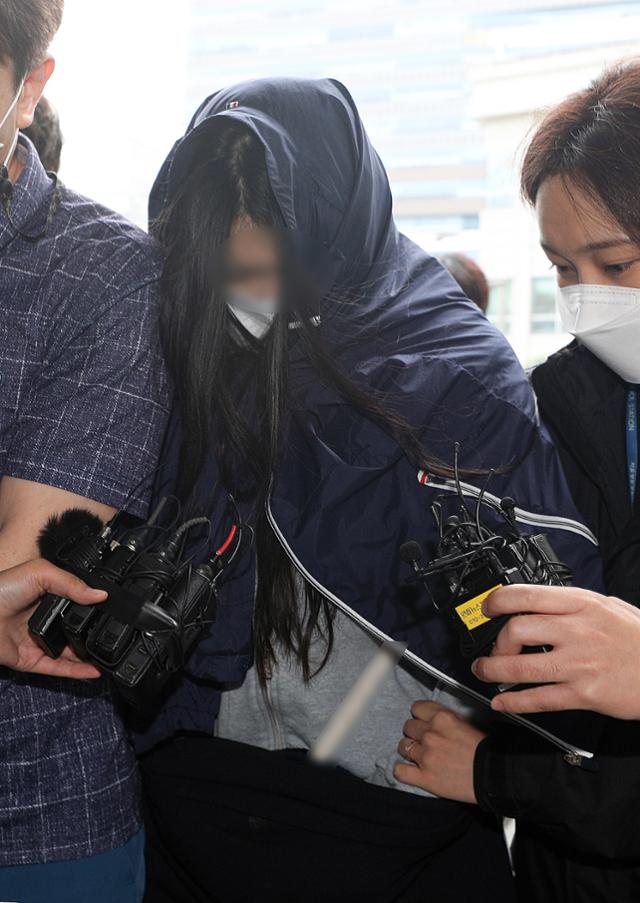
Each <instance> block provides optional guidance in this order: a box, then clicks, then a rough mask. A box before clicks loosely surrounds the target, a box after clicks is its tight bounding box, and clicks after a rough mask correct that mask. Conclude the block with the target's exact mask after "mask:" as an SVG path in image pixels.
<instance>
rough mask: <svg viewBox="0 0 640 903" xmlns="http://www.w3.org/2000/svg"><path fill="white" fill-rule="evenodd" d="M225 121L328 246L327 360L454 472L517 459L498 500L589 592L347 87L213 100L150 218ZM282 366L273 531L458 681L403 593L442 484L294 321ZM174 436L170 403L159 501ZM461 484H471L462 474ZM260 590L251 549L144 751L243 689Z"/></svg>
mask: <svg viewBox="0 0 640 903" xmlns="http://www.w3.org/2000/svg"><path fill="white" fill-rule="evenodd" d="M225 118H228V119H233V120H235V121H239V122H242V123H244V124H245V125H246V126H247V127H248V128H250V129H251V130H252V131H253V132H254V133H255V135H256V136H257V137H258V138H259V140H260V141H261V142H262V144H263V145H264V149H265V155H266V163H267V169H268V174H269V178H270V181H271V186H272V189H273V192H274V195H275V197H276V199H277V202H278V204H279V206H280V210H281V212H282V215H283V218H284V221H285V224H286V227H287V229H290V230H295V231H296V232H297V233H301V234H302V235H304V236H307V237H308V238H310V239H312V240H314V241H315V242H317V243H319V244H320V245H321V246H322V247H323V248H324V249H325V251H326V266H325V270H324V276H325V286H324V287H325V288H326V289H327V293H326V295H325V298H324V301H323V304H322V308H321V310H320V316H321V325H320V326H319V327H318V328H319V331H320V337H321V339H322V341H323V342H324V344H325V347H326V348H327V349H328V350H329V351H330V352H331V354H332V355H333V357H334V359H335V360H336V362H337V363H338V365H339V366H340V367H341V368H342V369H343V371H344V372H346V373H347V374H348V376H349V377H351V378H352V379H353V380H354V381H357V382H359V383H361V384H362V385H364V386H367V387H371V388H373V389H375V391H376V392H377V393H382V395H383V396H384V398H385V400H386V403H387V405H388V407H389V408H390V409H392V410H394V411H396V412H398V413H399V414H401V415H402V416H403V417H405V418H406V420H407V421H408V422H409V423H410V424H412V425H413V426H414V427H415V429H416V430H417V431H418V432H419V434H420V436H421V439H422V441H423V443H424V446H425V448H426V450H427V452H428V453H429V455H430V456H431V457H434V458H436V459H438V460H441V461H443V462H444V463H446V464H450V463H451V461H452V456H453V445H454V442H456V441H457V442H459V443H460V444H461V462H462V465H463V467H465V468H483V469H489V468H499V467H502V466H504V465H513V467H512V468H511V469H510V470H509V472H508V473H507V474H506V475H504V476H500V477H495V478H494V480H493V483H492V484H491V486H490V487H489V488H490V492H491V493H492V494H493V495H495V496H496V497H503V496H505V495H510V496H512V497H513V498H514V499H515V500H516V501H517V504H518V506H519V508H520V509H521V512H520V514H521V522H522V524H523V529H524V530H530V531H532V532H535V531H537V530H539V529H540V524H541V523H542V524H543V531H544V532H547V533H548V535H549V537H550V539H551V541H552V543H553V545H554V546H555V550H556V552H557V553H558V556H559V557H560V558H561V559H562V560H564V561H565V562H566V563H567V564H568V565H569V566H570V567H571V568H572V569H573V571H574V574H575V580H576V583H578V584H579V585H581V586H584V587H588V588H594V589H599V588H600V580H601V577H600V564H599V557H598V553H597V547H596V544H595V540H594V539H593V537H592V536H591V534H590V533H589V531H588V530H587V529H586V528H585V527H584V526H582V525H581V524H580V523H579V520H580V519H579V516H578V515H577V512H576V510H575V508H574V506H573V503H572V501H571V498H570V495H569V492H568V489H567V485H566V483H565V479H564V477H563V475H562V472H561V469H560V465H559V463H558V458H557V456H556V453H555V450H554V448H553V446H552V444H551V441H550V439H549V437H548V435H547V434H546V432H545V431H544V430H543V429H542V428H541V427H540V426H539V424H538V419H537V413H536V407H535V401H534V398H533V396H532V393H531V391H530V388H529V385H528V382H527V379H526V377H525V374H524V373H523V371H522V369H521V367H520V365H519V364H518V362H517V360H516V359H515V357H514V354H513V352H512V350H511V348H510V347H509V345H508V343H507V341H506V340H505V339H504V337H503V336H502V335H500V334H499V333H498V331H497V330H496V329H495V328H494V327H493V326H492V325H491V324H490V323H489V322H488V321H487V320H486V318H485V317H484V315H483V314H481V313H480V311H479V310H478V308H477V307H476V306H475V305H473V304H472V303H471V302H469V301H467V300H466V299H465V297H464V296H463V294H462V292H461V290H460V289H459V287H458V286H457V284H456V283H455V282H454V280H453V279H452V278H451V277H450V276H449V274H448V273H447V272H446V271H445V270H444V268H443V267H442V266H441V265H440V263H439V262H438V261H437V260H436V259H435V258H433V257H431V256H429V255H428V254H427V253H425V251H423V250H422V249H421V248H420V247H418V246H417V245H415V244H414V243H413V242H411V241H410V240H409V239H407V238H406V237H405V236H403V235H401V234H399V233H398V230H397V228H396V226H395V223H394V221H393V217H392V198H391V191H390V188H389V182H388V179H387V176H386V173H385V170H384V168H383V166H382V163H381V161H380V159H379V157H378V156H377V154H376V152H375V150H374V149H373V147H372V146H371V143H370V142H369V139H368V137H367V134H366V132H365V129H364V126H363V124H362V121H361V119H360V117H359V115H358V112H357V110H356V107H355V104H354V102H353V100H352V98H351V96H350V94H349V92H348V91H347V90H346V88H345V87H344V86H343V85H341V84H340V83H339V82H336V81H334V80H332V79H327V80H320V81H311V80H298V79H267V80H259V81H253V82H247V83H244V84H240V85H236V86H235V87H232V88H229V89H226V90H223V91H220V92H218V93H217V94H215V95H213V96H212V97H210V98H208V99H207V101H205V103H204V104H203V105H202V106H201V108H200V109H199V111H198V112H197V114H196V116H195V118H194V120H193V121H192V123H191V125H190V127H189V130H188V132H187V134H186V136H185V137H184V138H183V139H182V140H181V141H179V142H178V143H177V144H176V145H175V147H174V148H173V150H172V152H171V154H170V156H169V158H168V160H167V162H166V163H165V165H164V167H163V169H162V171H161V173H160V175H159V177H158V180H157V182H156V185H155V187H154V189H153V193H152V197H151V219H152V221H153V220H154V219H155V218H157V216H158V215H159V214H160V213H161V212H162V209H163V208H164V206H165V205H166V204H167V202H168V201H169V200H170V199H171V196H172V192H173V191H174V190H175V187H176V186H177V185H178V184H179V183H180V181H181V179H183V178H184V175H185V173H186V172H187V171H188V169H189V167H190V166H191V165H192V164H193V162H194V160H195V159H200V158H201V155H202V154H206V153H207V149H208V148H209V147H211V146H212V144H213V142H214V141H215V134H216V129H215V127H217V126H218V125H219V124H220V122H221V120H224V119H225ZM212 126H213V127H212ZM211 203H215V198H212V199H211ZM329 288H331V291H328V289H329ZM290 371H291V372H290V399H291V400H290V405H289V407H290V422H289V425H288V434H287V437H286V442H285V443H283V452H282V456H281V461H280V464H279V466H278V468H277V470H276V472H275V473H274V474H273V488H272V493H271V499H270V503H269V511H268V515H269V521H270V523H271V525H272V527H273V529H274V531H275V532H276V534H277V536H278V538H279V539H280V541H281V543H282V544H283V546H284V548H285V550H286V552H287V553H288V555H289V556H290V558H291V560H292V561H293V562H294V564H295V566H296V567H297V568H298V569H299V570H300V572H301V573H302V574H303V575H304V576H305V577H306V579H307V580H309V581H310V582H311V583H312V584H313V585H314V586H316V587H317V588H318V589H321V591H322V592H323V593H324V594H325V595H326V597H327V598H329V599H330V600H332V601H333V602H334V603H335V604H336V605H338V606H340V607H342V608H343V609H344V610H345V611H346V612H347V613H348V614H350V615H351V616H352V617H354V618H355V619H356V620H358V621H359V622H360V623H361V624H363V625H364V626H367V627H368V629H369V630H370V632H372V633H374V634H376V635H377V636H380V637H383V636H387V637H392V638H394V639H398V640H402V641H404V642H406V643H408V646H409V649H410V651H411V652H412V653H414V654H415V655H417V656H420V657H421V658H423V659H425V660H426V661H427V662H429V663H430V664H431V665H433V666H435V667H437V668H439V669H441V670H443V671H445V672H447V673H451V674H455V673H457V674H460V661H459V656H458V653H457V648H456V643H455V641H453V640H452V639H451V638H450V636H449V633H448V629H449V628H448V626H446V625H444V624H443V623H442V622H441V621H440V619H439V616H438V615H435V614H434V612H433V609H432V608H431V606H430V605H429V603H428V601H427V599H426V596H423V597H422V598H421V599H420V601H419V602H418V603H416V600H415V598H413V597H411V598H409V597H408V594H407V593H406V592H403V590H402V586H403V584H404V583H405V582H406V580H407V578H408V577H409V576H410V571H409V568H408V566H407V565H406V564H402V563H401V561H400V557H399V547H400V545H401V544H402V543H403V542H405V541H406V540H407V539H416V540H419V541H420V542H421V543H423V544H424V545H425V546H426V547H427V548H428V549H430V550H431V551H433V548H434V546H435V543H436V523H435V520H434V517H433V515H432V513H431V504H432V502H433V501H434V499H435V498H436V497H437V496H439V495H444V496H445V497H446V498H452V502H453V493H452V486H451V484H448V483H446V482H444V481H442V480H439V479H436V478H431V477H430V475H428V474H424V473H418V472H417V470H416V467H414V466H412V464H410V463H409V461H408V459H407V457H406V456H405V455H404V453H403V452H402V450H401V449H400V448H399V447H398V445H397V443H396V442H395V441H394V440H393V439H392V438H391V437H390V436H389V435H388V434H387V433H386V432H384V431H383V430H382V429H381V428H380V427H379V426H377V425H376V424H374V423H373V422H371V421H370V420H368V419H365V418H364V417H362V416H361V415H359V414H358V413H357V412H355V411H354V410H353V409H352V408H350V407H349V406H348V405H347V404H346V403H345V401H344V399H343V398H342V397H341V396H340V395H339V394H338V393H337V392H336V391H334V390H332V389H330V388H328V387H327V386H326V385H323V384H321V383H320V382H319V380H318V379H317V377H316V376H315V374H314V372H313V370H312V369H311V366H310V364H309V362H308V361H307V360H306V359H305V356H304V354H303V352H302V351H301V343H299V342H298V343H297V342H296V340H295V333H292V340H291V348H290ZM211 404H212V405H214V404H215V399H211ZM180 442H181V436H180V427H179V421H178V415H177V414H176V416H175V417H174V422H173V424H172V427H171V429H170V432H169V436H168V439H167V444H166V449H165V460H164V468H163V474H164V479H163V480H162V481H161V485H160V486H159V487H158V492H159V493H162V492H164V491H165V490H166V489H167V488H168V487H170V485H171V483H172V481H173V479H174V478H175V473H176V470H177V466H178V453H179V448H180ZM187 443H188V437H187ZM217 480H218V476H217V468H216V463H215V460H214V457H213V455H212V456H211V460H210V461H209V464H208V466H207V469H206V473H204V474H203V475H202V480H201V493H202V498H203V499H208V498H209V497H210V495H211V493H210V489H211V487H214V486H216V484H217ZM467 491H468V492H469V493H470V495H472V494H473V492H474V491H475V490H474V487H473V486H472V485H469V486H468V488H467ZM224 507H225V495H224V493H223V492H222V491H219V492H217V493H215V497H214V500H213V502H212V503H211V505H210V506H209V510H208V513H210V514H211V516H212V518H213V522H214V524H221V523H223V522H224ZM483 516H484V519H485V522H487V523H488V524H493V525H494V526H498V525H499V524H500V523H501V521H500V519H499V516H498V515H497V514H496V513H493V514H492V513H491V512H490V511H485V514H484V515H483ZM254 586H255V562H254V560H253V556H252V554H249V555H246V556H245V557H244V558H243V559H242V561H241V562H240V563H239V564H238V565H237V566H236V567H235V569H234V571H233V573H232V575H231V579H228V580H227V582H226V583H225V584H224V586H223V587H222V589H221V593H220V598H219V609H218V616H217V621H216V623H215V625H213V626H212V627H211V628H210V629H209V630H208V632H207V634H206V635H205V636H204V638H203V639H202V641H201V642H200V643H199V645H198V647H197V648H196V650H195V652H194V654H193V655H192V657H191V659H190V660H189V662H188V665H187V668H186V672H185V674H184V676H183V678H182V680H181V682H180V685H179V686H178V687H177V689H175V690H174V692H172V694H171V695H170V697H169V698H168V699H166V700H165V702H164V704H163V706H162V709H161V711H159V713H158V715H157V717H156V719H155V720H154V722H153V724H152V725H151V727H150V728H149V730H148V732H147V733H146V735H145V736H144V738H142V746H143V747H145V746H146V747H148V746H150V745H152V744H153V743H155V742H158V741H159V740H161V739H163V738H165V737H167V736H169V735H171V734H172V733H174V732H176V731H179V730H196V731H203V732H206V733H209V734H210V733H212V732H213V729H214V721H215V718H216V714H217V711H218V707H219V689H218V688H217V687H216V686H215V685H216V684H218V683H224V682H227V681H234V682H237V681H238V680H239V679H241V678H242V675H243V673H244V672H245V671H246V670H247V669H248V668H249V667H250V666H251V664H252V659H253V648H252V615H253V605H254ZM463 667H464V669H465V675H466V676H465V679H466V680H469V679H470V675H469V672H468V665H463Z"/></svg>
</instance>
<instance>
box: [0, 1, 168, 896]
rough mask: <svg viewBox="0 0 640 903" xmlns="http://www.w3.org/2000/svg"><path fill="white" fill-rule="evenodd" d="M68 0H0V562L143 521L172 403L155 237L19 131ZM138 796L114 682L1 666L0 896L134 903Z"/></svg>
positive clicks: (41, 82)
mask: <svg viewBox="0 0 640 903" xmlns="http://www.w3.org/2000/svg"><path fill="white" fill-rule="evenodd" d="M62 6H63V0H1V2H0V167H2V165H3V164H5V165H6V169H4V170H3V171H2V172H0V475H1V479H0V569H6V568H9V567H11V566H12V565H15V564H17V563H19V562H21V561H25V560H26V559H29V558H32V557H34V556H35V555H36V554H37V549H36V540H37V536H38V532H39V530H40V529H41V527H42V526H43V524H44V523H45V522H46V520H47V519H48V518H49V517H50V516H51V515H52V514H54V513H56V512H60V511H63V510H65V509H67V508H70V507H74V506H81V507H83V508H87V509H89V510H90V511H93V512H95V513H96V514H98V515H99V516H100V517H102V518H104V519H108V518H110V517H111V515H112V514H113V512H114V510H115V509H117V508H119V507H121V506H124V507H125V508H126V509H127V510H128V511H129V512H131V513H132V514H133V515H137V516H144V515H145V514H146V513H147V493H148V491H149V488H150V478H151V476H152V474H153V471H154V469H155V467H156V462H157V458H158V454H159V447H160V444H161V440H162V435H163V432H164V427H165V419H166V415H167V397H166V388H165V381H164V377H163V374H162V366H161V362H160V355H159V352H158V348H157V342H156V334H155V321H156V300H157V278H158V272H159V259H158V254H157V251H156V248H155V246H154V245H153V243H152V242H151V241H150V239H149V238H148V237H147V236H146V235H144V234H143V233H141V232H140V231H138V230H137V229H136V228H135V227H133V226H132V225H130V224H129V223H127V222H126V221H124V220H123V219H121V218H120V217H119V216H117V215H116V214H114V213H112V212H110V211H108V210H105V209H104V208H102V207H100V206H98V205H97V204H94V203H92V202H91V201H88V200H86V199H85V198H82V197H79V196H78V195H75V194H73V193H72V192H70V191H68V190H67V189H66V188H64V187H61V186H58V187H56V184H55V180H54V179H52V178H51V177H50V176H49V175H47V173H45V171H44V169H43V168H42V166H41V164H40V162H39V160H38V157H37V154H36V152H35V150H34V148H33V146H32V145H31V144H30V142H29V141H28V140H27V139H25V138H20V139H19V140H18V130H19V129H21V128H25V127H27V126H28V125H29V124H30V122H31V121H32V118H33V112H34V109H35V106H36V104H37V102H38V99H39V98H40V96H41V94H42V91H43V89H44V86H45V84H46V82H47V80H48V78H49V76H50V75H51V73H52V71H53V65H54V64H53V60H52V59H51V58H50V57H48V56H47V53H48V46H49V43H50V41H51V38H52V37H53V35H54V33H55V31H56V29H57V27H58V26H59V24H60V19H61V16H62ZM137 790H138V788H137V776H136V763H135V759H134V756H133V753H132V750H131V748H130V746H129V743H128V741H127V737H126V734H125V731H124V729H123V726H122V722H121V720H120V717H119V715H118V713H117V711H116V710H115V708H114V703H113V701H112V698H111V695H110V692H109V687H108V685H107V684H106V683H105V682H104V681H102V680H98V681H66V682H65V681H63V680H57V679H55V678H51V677H44V676H39V677H34V676H28V675H26V674H22V673H18V672H16V671H11V670H9V669H0V899H1V900H19V901H21V903H45V901H46V903H62V901H64V903H70V901H74V903H76V901H77V903H85V901H89V900H91V901H92V903H107V901H109V903H134V901H135V903H138V901H139V900H140V899H141V895H142V883H143V841H142V833H141V821H140V814H139V809H138V793H137Z"/></svg>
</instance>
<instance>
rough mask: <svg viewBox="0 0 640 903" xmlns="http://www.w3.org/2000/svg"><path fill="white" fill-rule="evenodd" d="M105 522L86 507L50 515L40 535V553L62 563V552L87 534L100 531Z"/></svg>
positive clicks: (48, 559)
mask: <svg viewBox="0 0 640 903" xmlns="http://www.w3.org/2000/svg"><path fill="white" fill-rule="evenodd" d="M103 526H104V524H103V523H102V521H101V520H100V518H99V517H98V516H97V515H95V514H92V513H91V512H90V511H87V510H86V509H85V508H69V510H68V511H65V512H63V513H62V514H55V515H53V517H50V518H49V520H48V521H47V523H46V524H45V526H44V527H43V528H42V530H41V531H40V535H39V536H38V548H39V550H40V554H41V555H42V557H43V558H46V559H47V561H51V562H52V564H61V563H62V562H61V560H60V552H61V551H62V550H63V549H67V548H69V547H70V546H72V545H73V544H74V543H76V542H79V541H80V540H81V539H84V537H85V536H89V535H92V534H96V533H99V532H100V531H101V530H102V527H103Z"/></svg>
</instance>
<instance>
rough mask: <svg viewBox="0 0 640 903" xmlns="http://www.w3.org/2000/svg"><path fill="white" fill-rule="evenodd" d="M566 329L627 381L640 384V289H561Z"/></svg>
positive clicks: (619, 287)
mask: <svg viewBox="0 0 640 903" xmlns="http://www.w3.org/2000/svg"><path fill="white" fill-rule="evenodd" d="M557 303H558V310H559V312H560V317H561V319H562V325H563V327H564V328H565V329H566V331H567V332H570V333H571V335H573V336H575V337H576V338H577V339H578V341H579V342H580V343H581V344H582V345H584V346H585V347H586V348H588V349H589V351H591V352H592V353H593V354H595V356H596V357H598V358H600V360H601V361H602V362H603V363H605V364H606V365H607V367H609V368H610V369H611V370H613V371H614V373H617V374H618V376H621V377H622V379H624V380H625V381H626V382H628V383H633V384H634V385H637V384H640V289H638V288H626V287H623V286H617V285H582V284H579V285H569V286H566V287H565V288H558V293H557Z"/></svg>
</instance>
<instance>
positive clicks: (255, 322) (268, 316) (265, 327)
mask: <svg viewBox="0 0 640 903" xmlns="http://www.w3.org/2000/svg"><path fill="white" fill-rule="evenodd" d="M227 305H228V307H229V310H230V311H231V313H232V314H233V316H234V317H235V318H236V320H237V321H238V322H239V323H240V324H241V325H242V326H244V328H245V329H246V330H247V332H249V333H251V335H252V336H253V337H254V338H256V339H263V338H264V337H265V336H266V334H267V333H268V332H269V330H270V329H271V327H272V325H273V321H274V319H275V317H276V314H277V313H278V309H279V307H280V305H279V302H278V300H277V299H276V298H253V297H251V296H250V295H243V294H241V293H240V292H229V295H228V297H227Z"/></svg>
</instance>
